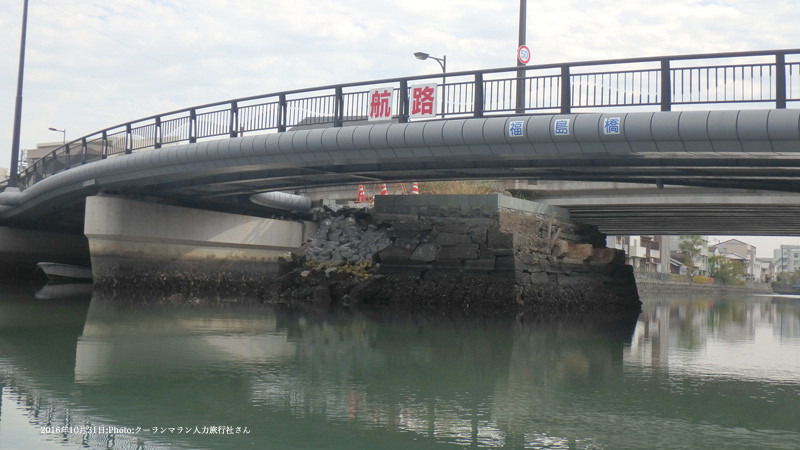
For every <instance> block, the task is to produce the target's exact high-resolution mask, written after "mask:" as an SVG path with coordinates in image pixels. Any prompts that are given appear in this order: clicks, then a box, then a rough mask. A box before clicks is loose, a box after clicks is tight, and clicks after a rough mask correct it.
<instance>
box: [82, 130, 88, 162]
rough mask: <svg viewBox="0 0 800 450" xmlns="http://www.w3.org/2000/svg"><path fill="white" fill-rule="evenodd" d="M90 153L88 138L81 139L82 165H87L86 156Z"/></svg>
mask: <svg viewBox="0 0 800 450" xmlns="http://www.w3.org/2000/svg"><path fill="white" fill-rule="evenodd" d="M88 153H89V146H88V145H86V138H85V137H84V138H81V154H82V157H81V164H86V155H87V154H88Z"/></svg>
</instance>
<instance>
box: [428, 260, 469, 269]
mask: <svg viewBox="0 0 800 450" xmlns="http://www.w3.org/2000/svg"><path fill="white" fill-rule="evenodd" d="M431 268H433V269H446V270H461V269H463V268H464V261H463V260H461V259H441V258H439V259H437V260H436V261H433V262H432V263H431Z"/></svg>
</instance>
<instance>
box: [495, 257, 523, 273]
mask: <svg viewBox="0 0 800 450" xmlns="http://www.w3.org/2000/svg"><path fill="white" fill-rule="evenodd" d="M521 266H522V263H520V262H519V261H518V260H517V258H515V257H514V256H498V257H497V259H496V260H495V265H494V270H495V271H497V272H513V271H516V270H517V269H520V270H522V267H521Z"/></svg>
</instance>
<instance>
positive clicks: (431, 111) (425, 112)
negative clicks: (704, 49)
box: [411, 84, 436, 117]
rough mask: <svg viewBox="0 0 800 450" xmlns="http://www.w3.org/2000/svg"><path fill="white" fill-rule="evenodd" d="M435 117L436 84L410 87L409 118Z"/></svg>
mask: <svg viewBox="0 0 800 450" xmlns="http://www.w3.org/2000/svg"><path fill="white" fill-rule="evenodd" d="M435 115H436V84H422V85H418V86H411V117H434V116H435Z"/></svg>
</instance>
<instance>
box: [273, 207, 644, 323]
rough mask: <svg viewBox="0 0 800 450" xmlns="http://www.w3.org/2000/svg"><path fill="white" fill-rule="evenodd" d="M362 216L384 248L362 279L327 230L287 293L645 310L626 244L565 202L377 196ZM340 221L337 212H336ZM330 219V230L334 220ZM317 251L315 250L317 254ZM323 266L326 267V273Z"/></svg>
mask: <svg viewBox="0 0 800 450" xmlns="http://www.w3.org/2000/svg"><path fill="white" fill-rule="evenodd" d="M347 220H349V222H347V221H346V222H341V219H340V220H339V222H340V224H339V225H337V226H335V227H333V228H334V229H341V228H346V229H350V228H353V227H355V226H356V225H355V224H356V223H360V224H361V227H362V228H363V229H364V230H365V233H366V234H368V235H369V236H370V238H369V241H370V242H371V243H381V245H380V246H378V247H380V248H379V249H378V251H377V252H376V253H373V254H372V257H371V258H368V260H367V261H364V259H363V258H364V253H363V252H362V253H361V254H359V253H356V254H352V253H351V252H349V251H348V254H350V255H351V257H352V258H354V260H359V261H361V262H362V263H365V265H366V266H371V268H369V269H368V270H367V272H366V273H365V275H364V277H363V278H362V279H359V280H354V279H352V277H349V278H348V276H346V275H343V274H342V272H343V271H345V272H346V268H345V267H343V266H345V265H344V264H342V263H341V261H340V260H341V259H342V258H341V257H339V258H338V259H337V260H336V262H334V261H333V260H330V261H327V260H320V259H318V258H317V256H316V255H319V254H321V253H322V252H323V251H324V250H325V249H327V251H326V255H328V254H330V255H333V254H336V253H337V251H338V250H337V245H336V244H335V243H334V241H331V240H330V233H327V234H326V235H325V236H321V235H318V236H317V238H315V239H314V240H313V241H312V242H311V243H309V244H308V245H307V248H306V249H305V250H304V252H303V257H302V258H301V259H300V260H299V261H297V262H298V263H300V264H302V263H303V262H305V261H315V264H316V266H315V267H317V268H318V270H307V269H306V270H301V268H299V269H297V270H301V271H300V272H299V273H300V276H299V277H298V276H297V273H298V272H295V273H294V274H288V275H287V276H285V277H283V278H282V280H281V286H280V289H279V291H280V292H282V294H281V300H282V301H285V302H288V303H294V304H299V305H303V304H311V305H313V306H314V308H316V309H323V310H327V309H329V308H331V307H334V308H335V307H339V306H342V307H346V308H349V309H358V310H372V311H378V312H382V313H386V312H390V313H393V314H409V313H411V314H413V313H417V312H426V313H435V314H466V315H481V316H505V317H508V316H511V317H514V316H520V315H537V314H547V313H557V314H561V315H563V314H573V313H576V314H583V313H587V312H604V313H609V314H613V313H619V312H626V313H638V311H639V310H640V306H641V303H640V302H639V299H638V294H637V292H636V285H635V280H634V278H633V272H632V269H631V267H630V266H626V265H625V264H624V254H623V253H622V251H619V250H615V249H608V248H605V247H604V246H602V244H604V242H605V239H604V237H603V236H602V235H601V234H599V233H598V232H597V231H596V230H595V229H593V228H591V227H584V226H579V225H575V224H573V223H571V222H569V217H568V214H567V213H566V211H564V210H561V209H558V208H553V207H549V206H546V205H541V204H536V203H533V202H528V201H524V200H519V199H514V198H510V197H505V196H502V195H488V196H404V197H400V196H398V197H392V196H387V197H377V198H376V202H375V205H374V209H373V210H372V211H371V215H364V216H362V217H361V218H360V220H359V221H357V220H356V219H355V218H353V219H347ZM332 222H333V223H335V222H336V220H334V221H332ZM325 228H326V226H325V225H323V226H322V227H321V229H325ZM356 234H357V233H356V232H355V230H351V231H350V232H348V231H346V230H345V231H344V232H341V233H340V232H336V233H335V236H336V237H337V239H341V238H342V236H350V237H348V238H347V241H346V242H344V243H342V242H340V243H339V245H347V246H348V249H349V248H362V247H372V248H373V249H376V248H378V247H375V246H371V245H369V244H368V245H361V243H360V242H359V241H357V240H353V239H355V238H356ZM315 258H316V259H315ZM323 274H324V275H323Z"/></svg>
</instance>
